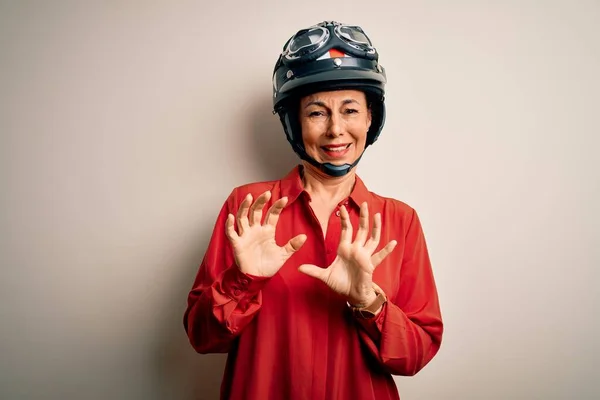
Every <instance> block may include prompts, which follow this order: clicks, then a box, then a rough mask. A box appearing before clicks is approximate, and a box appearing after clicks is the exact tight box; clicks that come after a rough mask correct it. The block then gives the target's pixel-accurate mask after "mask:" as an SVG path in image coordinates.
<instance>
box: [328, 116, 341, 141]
mask: <svg viewBox="0 0 600 400" xmlns="http://www.w3.org/2000/svg"><path fill="white" fill-rule="evenodd" d="M343 133H344V127H343V121H342V118H341V116H340V115H339V113H336V112H332V113H331V116H330V118H329V126H328V127H327V135H328V136H333V137H337V136H340V135H342V134H343Z"/></svg>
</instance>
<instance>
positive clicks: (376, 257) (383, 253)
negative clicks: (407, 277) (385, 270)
mask: <svg viewBox="0 0 600 400" xmlns="http://www.w3.org/2000/svg"><path fill="white" fill-rule="evenodd" d="M397 244H398V242H396V241H395V240H392V241H391V242H389V243H388V244H386V245H385V247H384V248H383V249H381V250H379V251H378V252H377V253H375V254H373V256H372V257H371V263H372V264H373V267H375V268H377V266H378V265H379V264H381V262H382V261H383V260H384V259H385V258H386V257H387V256H388V255H389V254H390V253H391V252H392V251H393V250H394V248H395V247H396V245H397Z"/></svg>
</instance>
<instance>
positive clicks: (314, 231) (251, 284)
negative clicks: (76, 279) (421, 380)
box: [184, 167, 443, 400]
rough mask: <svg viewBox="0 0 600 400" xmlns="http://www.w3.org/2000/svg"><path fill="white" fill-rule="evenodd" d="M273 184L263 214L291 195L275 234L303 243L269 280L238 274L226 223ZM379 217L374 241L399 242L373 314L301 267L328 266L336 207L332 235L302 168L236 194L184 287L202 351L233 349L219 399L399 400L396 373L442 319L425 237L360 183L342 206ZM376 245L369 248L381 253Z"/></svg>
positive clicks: (430, 344) (433, 340) (421, 355)
mask: <svg viewBox="0 0 600 400" xmlns="http://www.w3.org/2000/svg"><path fill="white" fill-rule="evenodd" d="M267 190H271V192H272V196H271V200H270V202H269V203H268V204H267V205H266V207H265V214H266V210H267V209H268V208H269V207H270V206H271V204H272V203H273V202H274V201H276V200H277V199H279V198H281V197H283V196H287V197H288V204H287V206H286V208H285V209H284V210H283V212H282V213H281V216H280V218H279V223H278V225H277V230H276V241H277V243H279V244H280V245H283V244H284V243H286V242H287V241H288V240H289V239H290V238H292V237H294V236H296V235H298V234H300V233H305V234H307V236H308V239H307V241H306V243H305V244H304V246H302V248H301V249H300V250H299V251H298V252H296V253H295V254H294V255H293V256H292V257H291V258H290V259H289V260H288V261H287V262H286V263H285V264H284V265H283V267H282V268H281V269H280V270H279V272H278V273H277V274H276V275H275V276H273V277H272V278H256V277H252V276H249V275H246V274H244V273H242V272H240V271H239V270H238V268H237V266H236V264H235V261H234V258H233V253H232V249H231V245H230V243H229V241H228V239H227V237H226V236H225V221H226V219H227V215H228V214H229V213H232V214H234V215H235V214H236V213H237V209H238V207H239V205H240V203H241V201H242V200H243V199H244V197H245V196H246V195H247V194H248V192H250V193H251V194H252V196H253V198H254V199H256V198H257V197H258V196H259V195H260V194H261V193H263V192H265V191H267ZM365 201H366V202H367V204H368V206H369V215H371V216H372V215H375V213H377V212H380V213H381V220H382V230H381V241H380V245H379V247H380V248H382V247H383V246H385V245H386V244H387V243H388V242H389V241H390V240H392V239H395V240H397V241H398V245H397V246H396V248H395V249H394V251H393V252H392V253H391V254H390V255H389V256H388V257H387V258H386V259H385V260H384V261H383V262H382V263H381V264H380V265H379V267H377V269H376V270H375V273H374V275H373V280H374V282H375V283H376V284H378V285H379V286H380V287H381V288H382V289H383V291H384V292H385V293H386V295H387V297H388V302H387V303H386V304H385V305H384V306H383V309H382V311H381V312H380V313H379V315H378V316H377V317H375V318H373V319H372V320H364V319H358V318H355V317H353V316H352V314H351V312H350V310H349V308H348V306H347V304H346V300H345V299H344V298H342V297H341V296H339V295H337V294H336V293H334V292H333V291H332V290H331V289H329V288H328V287H327V286H326V285H325V284H324V283H322V282H320V281H318V280H317V279H315V278H312V277H309V276H307V275H305V274H303V273H301V272H299V271H298V267H299V266H300V265H301V264H304V263H311V264H315V265H319V266H322V267H324V268H325V267H327V266H329V264H330V263H331V262H332V261H333V259H334V258H335V256H336V251H337V246H338V243H339V238H340V230H341V224H340V218H339V211H338V210H336V211H335V212H333V213H332V215H331V217H330V218H329V224H328V228H327V234H326V235H325V237H323V233H322V229H321V226H320V224H319V222H318V220H317V219H316V217H315V215H314V213H313V212H312V209H311V208H310V205H309V204H310V196H309V195H308V193H307V192H305V191H304V188H303V185H302V181H301V178H300V169H299V167H296V168H294V170H292V172H290V174H288V176H286V177H285V178H284V179H282V180H279V181H271V182H260V183H252V184H249V185H245V186H241V187H238V188H236V189H234V190H233V192H232V193H231V195H230V196H229V198H228V199H227V201H226V202H225V204H224V205H223V208H222V209H221V212H220V214H219V217H218V219H217V222H216V226H215V228H214V232H213V235H212V238H211V241H210V243H209V246H208V249H207V251H206V254H205V256H204V259H203V261H202V265H201V266H200V270H199V272H198V275H197V277H196V281H195V282H194V286H193V288H192V290H191V292H190V293H189V297H188V308H187V310H186V312H185V316H184V326H185V329H186V332H187V334H188V337H189V339H190V343H191V344H192V346H193V347H194V348H195V349H196V351H198V352H199V353H225V352H228V353H229V355H228V359H227V366H226V368H225V374H224V377H223V382H222V385H221V398H222V399H247V400H254V399H256V400H270V399H276V400H279V399H286V400H287V399H289V400H294V399H307V400H321V399H322V400H325V399H326V400H333V399H344V400H346V399H357V400H369V399H377V400H384V399H399V395H398V391H397V388H396V385H395V383H394V380H393V379H392V374H396V375H414V374H416V373H417V372H418V371H419V370H420V369H421V368H423V367H424V366H425V365H426V364H427V363H428V362H429V361H430V360H431V359H432V358H433V356H434V355H435V354H436V353H437V351H438V349H439V347H440V343H441V339H442V331H443V325H442V319H441V315H440V308H439V304H438V296H437V292H436V287H435V282H434V278H433V273H432V270H431V264H430V261H429V256H428V253H427V246H426V243H425V237H424V236H423V231H422V229H421V224H420V222H419V219H418V217H417V214H416V212H415V211H414V210H413V209H412V208H411V207H409V206H408V205H406V204H404V203H402V202H400V201H397V200H394V199H389V198H385V197H381V196H378V195H376V194H374V193H371V192H369V191H368V190H367V188H366V187H365V185H364V184H363V182H362V181H361V179H360V178H358V177H357V178H356V183H355V185H354V189H353V191H352V193H351V194H350V197H348V198H347V199H346V200H345V201H343V202H341V203H340V204H339V205H338V207H339V206H341V205H342V204H344V205H346V208H348V211H349V214H350V219H351V221H352V225H353V226H354V227H355V229H354V232H355V233H356V229H357V227H358V215H359V205H360V204H361V203H363V202H365ZM378 250H379V249H377V250H376V251H378Z"/></svg>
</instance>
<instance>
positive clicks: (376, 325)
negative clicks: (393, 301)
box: [355, 300, 389, 342]
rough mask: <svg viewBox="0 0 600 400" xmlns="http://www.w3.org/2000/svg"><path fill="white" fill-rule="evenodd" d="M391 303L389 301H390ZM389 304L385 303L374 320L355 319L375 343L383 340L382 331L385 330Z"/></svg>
mask: <svg viewBox="0 0 600 400" xmlns="http://www.w3.org/2000/svg"><path fill="white" fill-rule="evenodd" d="M388 301H389V300H388ZM387 307H388V302H387V301H386V302H385V303H383V306H382V308H381V311H380V312H379V314H377V315H376V316H375V317H373V318H368V319H366V318H355V320H356V321H357V322H358V324H359V325H360V327H361V328H362V329H363V330H364V331H365V332H367V334H368V335H369V337H370V338H371V339H373V340H374V341H375V342H377V341H379V339H380V338H381V329H382V328H383V320H384V318H385V314H386V313H387Z"/></svg>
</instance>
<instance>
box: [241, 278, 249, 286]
mask: <svg viewBox="0 0 600 400" xmlns="http://www.w3.org/2000/svg"><path fill="white" fill-rule="evenodd" d="M240 283H241V284H242V285H244V286H246V285H247V284H248V279H242V280H241V281H240Z"/></svg>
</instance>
